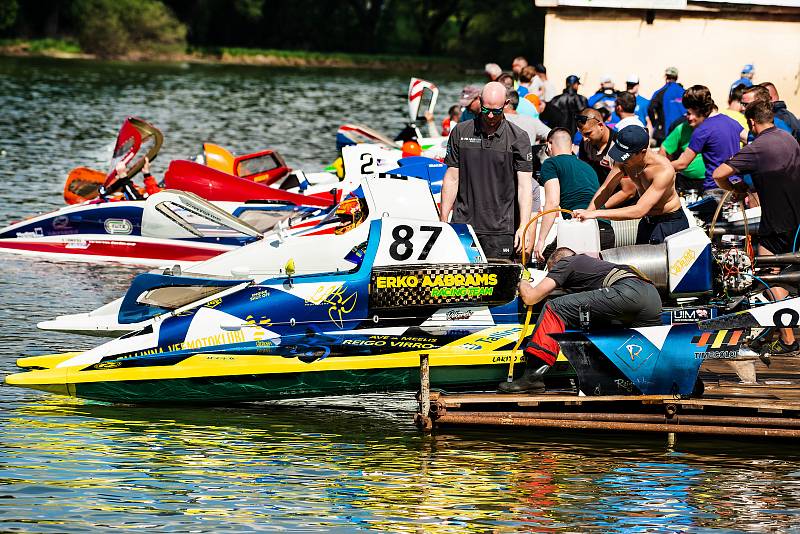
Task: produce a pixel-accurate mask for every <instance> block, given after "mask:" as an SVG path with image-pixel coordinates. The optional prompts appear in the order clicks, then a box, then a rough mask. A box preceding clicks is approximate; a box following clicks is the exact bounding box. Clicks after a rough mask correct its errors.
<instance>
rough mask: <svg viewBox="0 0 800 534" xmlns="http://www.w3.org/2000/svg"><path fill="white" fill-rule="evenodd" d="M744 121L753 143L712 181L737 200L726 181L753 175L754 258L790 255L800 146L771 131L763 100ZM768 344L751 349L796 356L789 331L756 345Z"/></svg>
mask: <svg viewBox="0 0 800 534" xmlns="http://www.w3.org/2000/svg"><path fill="white" fill-rule="evenodd" d="M745 117H746V118H747V121H748V123H749V124H750V128H751V130H752V131H753V133H755V134H756V138H755V139H754V140H753V142H752V143H750V144H749V145H747V146H745V147H744V148H742V150H741V151H740V152H739V153H738V154H736V155H735V156H733V157H732V158H730V159H729V160H728V161H726V162H725V163H723V164H722V165H720V166H719V167H718V168H717V170H716V171H714V179H715V180H716V181H717V183H718V184H719V186H720V187H721V188H723V189H727V190H731V191H734V192H735V193H736V195H737V196H739V197H740V198H741V197H743V196H744V195H746V194H747V187H746V186H745V185H744V184H743V183H741V182H738V183H731V182H730V181H729V179H730V177H731V176H733V175H734V174H752V176H753V186H754V187H755V189H756V192H758V197H759V199H760V200H761V222H760V224H759V228H758V237H759V240H758V255H759V256H772V255H775V254H785V253H791V252H795V251H796V250H797V236H798V232H800V145H798V144H797V142H796V141H795V139H794V137H792V136H791V135H790V134H788V133H786V132H785V131H783V130H781V129H779V128H776V127H775V124H774V123H773V118H774V112H773V110H772V103H771V102H769V101H768V100H763V99H762V100H756V101H754V102H753V103H751V104H749V105H748V106H747V109H746V110H745ZM768 293H769V294H771V295H772V298H773V299H775V300H780V299H784V298H786V297H787V296H788V295H789V292H788V291H787V290H786V289H785V288H783V287H779V286H775V285H773V287H772V289H771V290H770V291H768ZM767 338H768V336H767V335H762V336H759V338H758V339H757V340H756V343H755V344H754V343H751V345H750V346H751V347H752V348H754V349H756V350H759V351H760V352H762V353H765V354H788V353H790V352H796V351H797V350H798V344H797V341H796V340H795V337H794V332H793V331H792V329H791V328H781V329H780V339H778V340H777V341H775V342H774V343H766V342H763V341H761V340H766V339H767ZM759 341H761V342H759Z"/></svg>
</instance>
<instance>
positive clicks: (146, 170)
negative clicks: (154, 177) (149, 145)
mask: <svg viewBox="0 0 800 534" xmlns="http://www.w3.org/2000/svg"><path fill="white" fill-rule="evenodd" d="M142 173H143V174H150V159H148V157H147V156H145V157H144V165H142Z"/></svg>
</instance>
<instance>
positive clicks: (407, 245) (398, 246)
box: [389, 224, 442, 261]
mask: <svg viewBox="0 0 800 534" xmlns="http://www.w3.org/2000/svg"><path fill="white" fill-rule="evenodd" d="M419 231H420V232H430V234H431V235H430V237H428V241H427V242H426V243H425V246H424V247H422V251H421V252H420V253H419V257H418V258H417V259H418V260H426V259H427V258H428V254H430V252H431V249H432V248H433V245H434V243H436V240H437V239H439V235H441V233H442V228H441V226H420V227H419ZM413 236H414V229H413V228H412V227H410V226H408V225H407V224H398V225H397V226H395V227H394V228H393V229H392V238H393V241H392V244H391V246H389V256H391V257H392V259H393V260H395V261H406V260H407V259H408V258H410V257H411V256H412V255H413V254H414V244H413V243H412V242H411V238H412V237H413Z"/></svg>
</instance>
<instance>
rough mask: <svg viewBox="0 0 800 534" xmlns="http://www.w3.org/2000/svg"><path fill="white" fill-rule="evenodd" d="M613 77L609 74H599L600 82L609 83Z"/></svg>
mask: <svg viewBox="0 0 800 534" xmlns="http://www.w3.org/2000/svg"><path fill="white" fill-rule="evenodd" d="M613 81H614V79H613V78H612V77H611V75H610V74H603V75H602V76H600V83H611V82H613Z"/></svg>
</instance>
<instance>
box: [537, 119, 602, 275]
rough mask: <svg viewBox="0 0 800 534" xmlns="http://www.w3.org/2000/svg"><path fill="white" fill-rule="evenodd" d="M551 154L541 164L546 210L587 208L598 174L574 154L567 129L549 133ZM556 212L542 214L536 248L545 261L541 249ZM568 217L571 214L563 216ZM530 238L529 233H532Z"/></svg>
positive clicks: (595, 186)
mask: <svg viewBox="0 0 800 534" xmlns="http://www.w3.org/2000/svg"><path fill="white" fill-rule="evenodd" d="M547 151H548V153H549V154H550V157H549V158H547V159H546V160H545V161H544V163H542V170H541V178H540V179H539V182H540V183H541V185H542V187H544V194H545V204H544V211H547V210H551V209H555V208H558V207H561V208H563V209H567V210H570V211H572V210H576V209H586V207H587V206H588V205H589V203H590V202H591V201H592V198H593V197H594V194H595V192H596V191H597V183H598V182H597V173H596V172H594V169H592V167H591V166H590V165H589V164H588V163H586V162H584V161H581V160H579V159H578V156H576V155H575V154H573V153H572V136H571V135H570V133H569V131H568V130H567V129H565V128H555V129H553V130H551V131H550V133H549V134H548V136H547ZM557 215H558V214H557V213H550V214H548V215H545V216H544V217H542V223H541V229H540V232H539V238H538V239H537V240H536V245H535V246H534V248H533V253H534V256H535V257H536V258H537V259H538V260H539V261H544V256H543V255H542V252H543V251H544V248H545V242H546V240H547V234H549V233H550V229H551V228H552V227H553V223H554V222H555V220H556V216H557ZM564 217H565V218H569V215H568V214H565V215H564ZM529 238H530V236H529Z"/></svg>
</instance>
